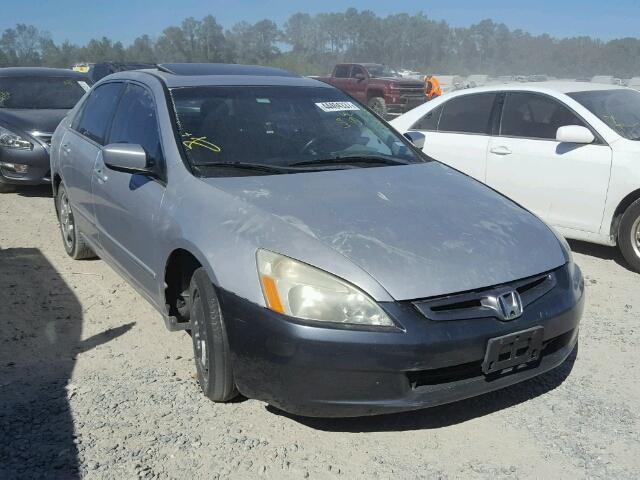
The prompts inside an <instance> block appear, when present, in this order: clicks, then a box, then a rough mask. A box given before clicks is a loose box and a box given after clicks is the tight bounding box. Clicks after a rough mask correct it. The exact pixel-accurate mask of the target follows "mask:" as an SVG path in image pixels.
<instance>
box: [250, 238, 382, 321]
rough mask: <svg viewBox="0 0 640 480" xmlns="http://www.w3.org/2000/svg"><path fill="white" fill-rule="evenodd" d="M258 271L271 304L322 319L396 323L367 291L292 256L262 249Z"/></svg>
mask: <svg viewBox="0 0 640 480" xmlns="http://www.w3.org/2000/svg"><path fill="white" fill-rule="evenodd" d="M257 261H258V274H259V275H260V283H261V285H262V292H263V294H264V299H265V302H266V304H267V307H268V308H270V309H271V310H273V311H276V312H279V313H284V314H285V315H290V316H292V317H297V318H301V319H305V320H315V321H318V322H332V323H344V324H352V325H376V326H385V327H390V326H393V325H394V323H393V322H392V321H391V319H390V318H389V317H388V316H387V314H386V313H385V312H384V311H383V310H382V309H381V308H380V307H379V306H378V304H377V303H376V302H375V301H374V300H373V299H371V298H370V297H369V296H368V295H367V294H365V293H364V292H362V291H361V290H359V289H357V288H356V287H354V286H353V285H350V284H348V283H347V282H345V281H344V280H341V279H339V278H338V277H335V276H334V275H331V274H330V273H327V272H324V271H322V270H319V269H317V268H315V267H312V266H310V265H307V264H305V263H302V262H298V261H297V260H293V259H292V258H289V257H285V256H283V255H278V254H277V253H273V252H270V251H268V250H258V254H257Z"/></svg>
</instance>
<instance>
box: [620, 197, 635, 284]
mask: <svg viewBox="0 0 640 480" xmlns="http://www.w3.org/2000/svg"><path fill="white" fill-rule="evenodd" d="M618 247H619V248H620V251H621V252H622V255H623V256H624V258H625V260H626V261H627V262H628V263H629V265H630V266H631V268H632V269H633V270H635V271H636V272H639V273H640V199H639V200H636V201H635V202H633V203H632V204H631V205H630V206H629V207H628V208H627V210H626V211H625V212H624V215H622V220H621V221H620V228H619V229H618Z"/></svg>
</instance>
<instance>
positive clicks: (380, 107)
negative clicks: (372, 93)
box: [367, 97, 387, 118]
mask: <svg viewBox="0 0 640 480" xmlns="http://www.w3.org/2000/svg"><path fill="white" fill-rule="evenodd" d="M367 106H368V107H369V108H370V109H371V110H373V111H374V112H376V113H377V114H378V115H379V116H381V117H382V118H385V117H386V115H387V102H385V101H384V98H382V97H373V98H372V99H371V100H369V102H368V103H367Z"/></svg>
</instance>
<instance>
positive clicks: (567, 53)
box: [0, 8, 640, 78]
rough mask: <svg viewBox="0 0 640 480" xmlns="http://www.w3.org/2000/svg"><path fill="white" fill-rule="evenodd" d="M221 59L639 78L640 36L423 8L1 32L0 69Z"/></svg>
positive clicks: (321, 68) (310, 70)
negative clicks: (148, 30)
mask: <svg viewBox="0 0 640 480" xmlns="http://www.w3.org/2000/svg"><path fill="white" fill-rule="evenodd" d="M103 61H111V62H135V63H161V62H225V63H249V64H262V65H271V66H278V67H282V68H286V69H289V70H292V71H295V72H298V73H301V74H305V75H311V74H322V73H326V72H327V71H329V69H330V68H331V67H332V66H333V64H335V63H336V62H341V61H348V62H377V63H384V64H387V65H389V66H392V67H394V68H407V69H411V70H417V71H420V72H431V73H440V74H459V75H468V74H474V73H476V74H488V75H530V74H547V75H553V76H556V77H589V76H592V75H596V74H610V75H615V76H617V77H621V78H628V77H632V76H635V75H640V39H638V38H621V39H615V40H610V41H607V42H604V41H602V40H599V39H594V38H591V37H572V38H555V37H552V36H550V35H547V34H542V35H532V34H530V33H528V32H525V31H523V30H519V29H515V30H512V29H509V28H508V27H507V26H506V25H504V24H502V23H496V22H493V21H492V20H483V21H481V22H479V23H477V24H474V25H471V26H470V27H463V28H461V27H453V26H451V25H449V24H448V23H447V22H444V21H436V20H433V19H431V18H429V17H428V16H427V15H425V14H424V13H417V14H415V15H409V14H406V13H400V14H395V15H388V16H386V17H381V16H378V15H376V14H375V13H374V12H372V11H370V10H361V11H359V10H356V9H354V8H349V9H347V10H346V11H344V12H336V13H320V14H316V15H310V14H307V13H296V14H294V15H292V16H290V17H289V18H288V19H287V21H286V22H284V24H282V25H277V24H276V23H274V22H273V21H271V20H266V19H265V20H261V21H259V22H256V23H249V22H239V23H237V24H235V25H233V26H232V27H231V28H229V29H225V28H223V27H222V25H220V24H219V23H218V22H217V21H216V19H215V17H214V16H212V15H207V16H205V17H204V18H202V19H196V18H193V17H189V18H186V19H184V20H183V21H182V23H181V24H180V25H173V26H169V27H167V28H165V29H164V30H163V31H162V33H161V34H160V35H158V36H155V37H152V36H150V35H148V34H142V35H140V36H139V37H137V38H136V39H135V40H134V41H133V42H132V43H131V44H130V45H124V44H123V43H122V42H120V41H117V40H114V39H110V38H107V37H103V38H100V39H92V40H90V41H89V42H87V43H86V44H85V45H76V44H73V43H70V42H68V41H64V42H62V43H56V42H54V41H53V40H52V39H51V37H50V35H49V34H48V33H47V32H43V31H40V30H39V29H38V28H37V27H36V26H33V25H26V24H18V25H16V26H15V27H14V28H7V29H6V30H4V32H2V35H1V36H0V66H47V67H65V68H69V67H70V66H71V65H73V64H75V63H79V62H103Z"/></svg>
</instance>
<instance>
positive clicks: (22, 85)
mask: <svg viewBox="0 0 640 480" xmlns="http://www.w3.org/2000/svg"><path fill="white" fill-rule="evenodd" d="M88 82H89V80H88V79H87V77H86V76H84V75H81V74H79V73H75V72H72V71H70V70H61V69H55V68H0V191H4V190H7V189H9V188H11V187H10V185H38V184H42V183H48V182H50V181H51V176H50V172H49V145H50V142H51V135H52V134H53V131H54V130H55V128H56V127H57V126H58V123H60V120H62V118H63V117H64V116H65V115H66V114H67V112H68V111H69V110H70V109H71V108H73V106H74V105H75V104H76V102H77V101H78V100H79V99H80V98H81V97H82V95H84V93H85V91H87V90H88V89H89V84H88Z"/></svg>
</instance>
